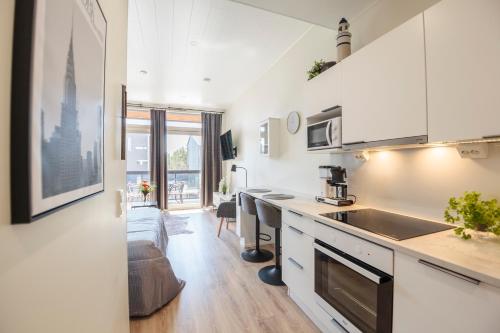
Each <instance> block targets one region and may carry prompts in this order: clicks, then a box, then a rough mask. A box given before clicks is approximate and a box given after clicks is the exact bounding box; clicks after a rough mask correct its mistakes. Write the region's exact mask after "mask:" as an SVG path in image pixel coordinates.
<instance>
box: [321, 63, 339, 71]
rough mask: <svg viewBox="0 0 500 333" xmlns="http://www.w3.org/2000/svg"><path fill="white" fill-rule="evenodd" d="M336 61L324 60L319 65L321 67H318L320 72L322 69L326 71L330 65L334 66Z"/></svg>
mask: <svg viewBox="0 0 500 333" xmlns="http://www.w3.org/2000/svg"><path fill="white" fill-rule="evenodd" d="M336 63H337V62H336V61H329V62H325V63H324V64H323V65H321V69H320V71H319V72H320V73H323V72H324V71H326V70H327V69H329V68H330V67H333V66H335V64H336Z"/></svg>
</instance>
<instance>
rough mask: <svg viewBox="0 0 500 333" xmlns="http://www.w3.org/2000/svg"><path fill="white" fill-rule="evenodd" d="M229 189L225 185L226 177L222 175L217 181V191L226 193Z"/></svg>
mask: <svg viewBox="0 0 500 333" xmlns="http://www.w3.org/2000/svg"><path fill="white" fill-rule="evenodd" d="M228 190H229V186H228V185H227V182H226V178H224V177H222V179H221V180H220V182H219V192H221V193H222V194H224V195H226V194H227V192H228Z"/></svg>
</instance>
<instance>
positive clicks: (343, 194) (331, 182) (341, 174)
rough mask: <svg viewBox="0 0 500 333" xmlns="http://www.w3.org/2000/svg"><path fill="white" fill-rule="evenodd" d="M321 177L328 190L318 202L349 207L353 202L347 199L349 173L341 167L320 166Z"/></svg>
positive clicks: (318, 197)
mask: <svg viewBox="0 0 500 333" xmlns="http://www.w3.org/2000/svg"><path fill="white" fill-rule="evenodd" d="M319 168H320V177H321V178H322V179H324V180H325V181H326V184H325V185H326V188H325V190H324V191H323V193H322V195H321V196H317V197H316V201H318V202H323V203H327V204H330V205H335V206H349V205H352V204H353V201H352V200H349V199H347V196H348V195H347V182H346V178H347V171H346V169H345V168H342V167H341V166H334V165H328V166H320V167H319Z"/></svg>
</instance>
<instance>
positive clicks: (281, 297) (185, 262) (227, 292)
mask: <svg viewBox="0 0 500 333" xmlns="http://www.w3.org/2000/svg"><path fill="white" fill-rule="evenodd" d="M174 214H183V215H189V217H190V220H189V224H188V229H190V230H192V231H194V233H192V234H182V235H175V236H172V237H170V239H169V245H168V257H169V259H170V261H171V263H172V266H173V267H174V270H175V272H176V274H177V276H178V277H179V278H182V279H184V280H186V286H185V287H184V290H183V291H182V292H181V293H180V295H179V296H177V297H176V298H175V299H174V300H173V301H172V302H170V303H169V304H168V305H167V306H165V307H163V308H162V309H161V310H159V311H158V312H156V313H155V314H153V315H152V316H150V317H147V318H144V319H134V320H131V321H130V331H131V332H132V333H156V332H190V333H191V332H203V333H206V332H231V333H234V332H294V333H295V332H319V331H318V329H317V328H316V327H315V326H314V324H313V323H312V322H311V321H310V320H309V319H308V318H307V317H306V315H305V314H304V313H303V312H302V311H301V310H300V309H299V308H298V306H297V305H296V304H295V303H293V301H292V300H291V299H290V298H289V297H288V296H287V294H286V287H276V286H269V285H266V284H264V283H262V282H261V281H260V280H259V278H258V277H257V272H258V270H259V269H260V268H261V267H263V266H266V265H270V264H271V263H272V262H268V263H263V264H255V263H248V262H245V261H243V260H241V258H240V256H239V239H238V237H237V236H236V235H235V234H234V232H233V231H232V230H233V229H234V223H231V224H230V229H229V230H226V228H225V225H224V226H223V228H222V231H221V237H220V238H217V234H216V232H217V224H218V220H217V219H216V218H215V215H214V214H213V213H211V212H207V211H201V210H199V211H195V212H190V213H187V214H186V213H182V212H175V213H174Z"/></svg>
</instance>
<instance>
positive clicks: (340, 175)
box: [327, 166, 347, 199]
mask: <svg viewBox="0 0 500 333" xmlns="http://www.w3.org/2000/svg"><path fill="white" fill-rule="evenodd" d="M330 173H331V179H328V180H327V183H328V185H330V186H332V187H333V194H334V198H335V199H347V184H346V177H347V171H346V169H345V168H342V167H340V166H332V167H331V168H330Z"/></svg>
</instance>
